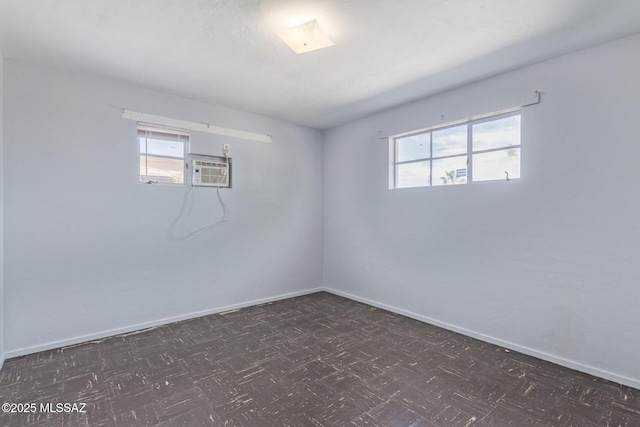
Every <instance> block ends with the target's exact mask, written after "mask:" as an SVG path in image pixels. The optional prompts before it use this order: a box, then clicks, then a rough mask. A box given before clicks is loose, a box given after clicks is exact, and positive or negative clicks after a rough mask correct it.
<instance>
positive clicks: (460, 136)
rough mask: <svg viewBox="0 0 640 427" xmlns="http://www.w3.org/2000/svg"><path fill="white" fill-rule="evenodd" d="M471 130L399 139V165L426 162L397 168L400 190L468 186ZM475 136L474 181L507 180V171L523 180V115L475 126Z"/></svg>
mask: <svg viewBox="0 0 640 427" xmlns="http://www.w3.org/2000/svg"><path fill="white" fill-rule="evenodd" d="M468 127H469V125H468V124H464V125H460V126H453V127H449V128H445V129H441V130H434V131H431V132H426V133H423V134H418V135H410V136H407V137H402V138H398V139H397V140H396V144H397V145H396V147H397V148H396V150H397V151H396V162H407V161H413V160H423V161H420V162H414V163H406V164H398V165H396V187H398V188H401V187H421V186H428V185H434V186H435V185H449V184H464V183H466V182H467V179H468V178H469V177H467V157H468V154H467V138H468ZM471 134H472V136H471V150H472V153H469V155H471V156H472V158H471V161H472V164H473V170H472V173H473V181H492V180H504V179H506V177H507V175H506V174H505V172H507V173H508V176H509V178H510V179H517V178H520V148H519V146H520V114H515V115H512V116H508V117H504V118H500V119H496V120H488V121H483V122H478V123H472V124H471ZM432 141H433V147H432V146H431V144H432ZM512 146H513V147H514V148H509V147H512ZM496 149H498V150H497V151H489V152H485V153H477V152H478V151H484V150H496ZM431 156H433V157H431ZM448 156H455V157H448ZM439 157H446V158H444V159H439ZM431 163H432V164H431ZM430 173H433V179H431V177H430Z"/></svg>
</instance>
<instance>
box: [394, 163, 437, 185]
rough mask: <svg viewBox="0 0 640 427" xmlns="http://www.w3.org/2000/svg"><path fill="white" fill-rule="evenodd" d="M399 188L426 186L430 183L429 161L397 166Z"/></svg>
mask: <svg viewBox="0 0 640 427" xmlns="http://www.w3.org/2000/svg"><path fill="white" fill-rule="evenodd" d="M396 172H397V183H396V187H397V188H406V187H426V186H428V185H429V161H426V162H415V163H406V164H403V165H397V166H396Z"/></svg>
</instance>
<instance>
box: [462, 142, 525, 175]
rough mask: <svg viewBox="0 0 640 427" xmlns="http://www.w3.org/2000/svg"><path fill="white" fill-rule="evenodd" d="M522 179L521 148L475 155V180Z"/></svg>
mask: <svg viewBox="0 0 640 427" xmlns="http://www.w3.org/2000/svg"><path fill="white" fill-rule="evenodd" d="M505 171H506V172H508V173H509V178H510V179H515V178H520V148H507V149H505V150H500V151H491V152H489V153H482V154H474V155H473V180H474V181H493V180H500V179H506V177H507V174H505Z"/></svg>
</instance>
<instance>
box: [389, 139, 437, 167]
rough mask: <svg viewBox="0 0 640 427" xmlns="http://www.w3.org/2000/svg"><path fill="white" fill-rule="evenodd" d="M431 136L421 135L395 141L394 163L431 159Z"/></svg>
mask: <svg viewBox="0 0 640 427" xmlns="http://www.w3.org/2000/svg"><path fill="white" fill-rule="evenodd" d="M430 147H431V134H430V133H423V134H420V135H412V136H407V137H404V138H398V139H396V149H397V150H398V151H397V152H396V162H406V161H407V160H417V159H428V158H429V157H431V153H430V151H431V148H430Z"/></svg>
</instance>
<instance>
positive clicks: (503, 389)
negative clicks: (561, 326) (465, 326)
mask: <svg viewBox="0 0 640 427" xmlns="http://www.w3.org/2000/svg"><path fill="white" fill-rule="evenodd" d="M5 402H6V403H10V404H15V405H13V409H19V408H18V406H17V404H29V405H31V404H35V406H36V407H35V411H32V412H30V413H24V412H15V413H11V412H9V413H0V425H2V426H30V427H37V426H47V427H49V426H92V427H93V426H156V425H158V426H188V427H192V426H212V425H213V426H217V425H220V426H250V427H261V426H296V427H300V426H316V427H318V426H381V427H382V426H384V427H389V426H398V427H400V426H414V427H418V426H441V427H442V426H460V427H463V426H464V427H471V426H519V427H520V426H529V425H535V426H544V425H548V426H581V427H589V426H626V427H630V426H640V391H639V390H636V389H633V388H630V387H626V386H623V385H620V384H616V383H613V382H610V381H606V380H603V379H600V378H596V377H593V376H590V375H587V374H584V373H580V372H577V371H574V370H571V369H567V368H564V367H561V366H558V365H555V364H552V363H549V362H545V361H542V360H539V359H536V358H533V357H530V356H526V355H523V354H520V353H517V352H514V351H508V350H506V349H504V348H500V347H498V346H495V345H492V344H488V343H485V342H482V341H478V340H476V339H473V338H469V337H466V336H463V335H460V334H457V333H454V332H451V331H447V330H445V329H441V328H438V327H435V326H432V325H428V324H425V323H421V322H418V321H416V320H412V319H409V318H407V317H403V316H400V315H397V314H394V313H390V312H388V311H385V310H381V309H378V308H375V307H371V306H368V305H365V304H361V303H358V302H355V301H351V300H348V299H345V298H341V297H338V296H335V295H332V294H329V293H326V292H319V293H315V294H311V295H306V296H301V297H297V298H291V299H287V300H283V301H277V302H273V303H269V304H262V305H258V306H253V307H247V308H243V309H240V310H234V311H231V312H228V313H221V314H214V315H210V316H205V317H200V318H197V319H192V320H186V321H183V322H178V323H173V324H169V325H164V326H160V327H156V328H151V329H147V330H144V331H140V332H136V333H131V334H124V335H119V336H114V337H110V338H107V339H103V340H99V341H96V342H88V343H83V344H79V345H75V346H70V347H65V348H60V349H55V350H50V351H44V352H40V353H36V354H30V355H27V356H23V357H18V358H13V359H9V360H7V361H5V363H4V367H3V368H2V370H1V371H0V403H5ZM65 403H66V404H68V405H67V406H66V407H65V406H64V405H63V404H65ZM58 404H61V406H60V407H59V406H57V405H58ZM73 404H76V406H75V407H74V406H73ZM81 406H84V407H83V408H82V407H81ZM3 409H4V407H3ZM20 409H21V410H25V409H27V410H29V409H33V407H32V406H22V408H20ZM81 409H83V410H84V411H85V412H78V411H79V410H81Z"/></svg>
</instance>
